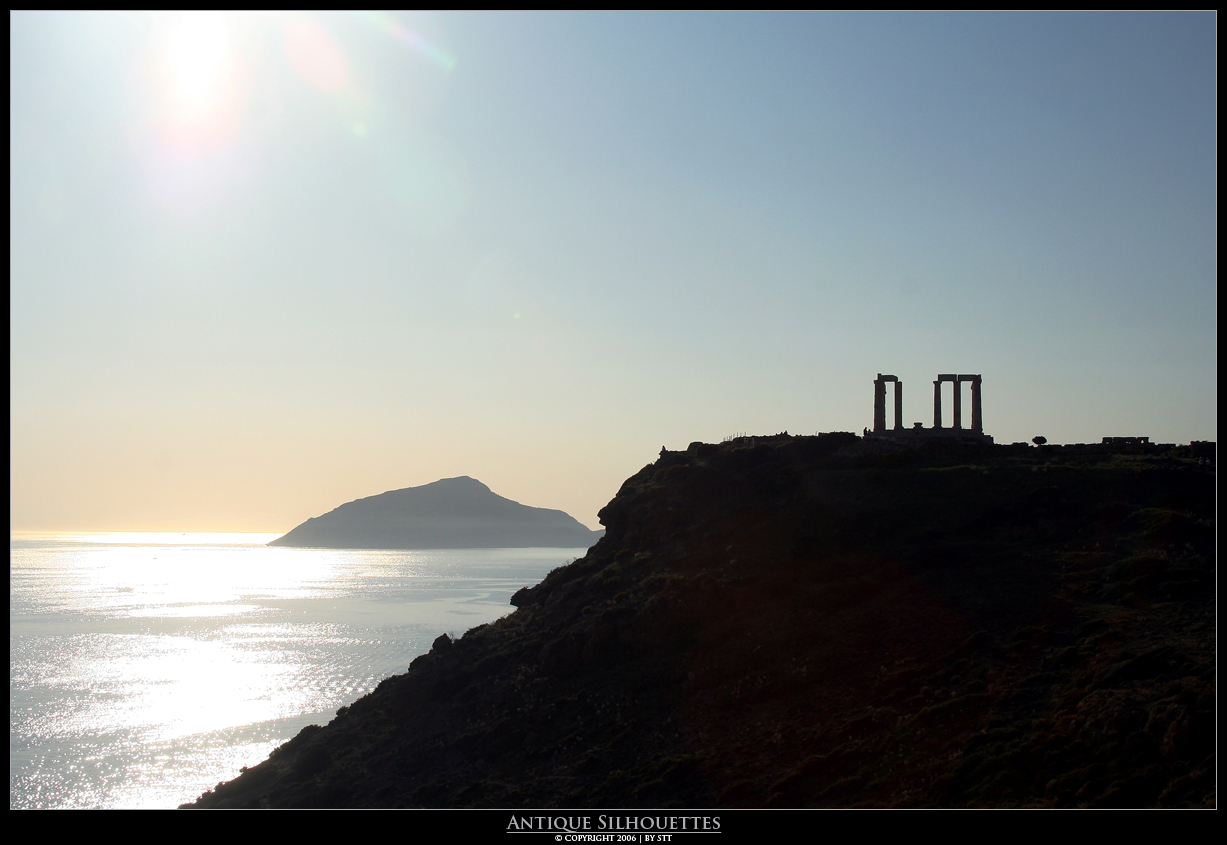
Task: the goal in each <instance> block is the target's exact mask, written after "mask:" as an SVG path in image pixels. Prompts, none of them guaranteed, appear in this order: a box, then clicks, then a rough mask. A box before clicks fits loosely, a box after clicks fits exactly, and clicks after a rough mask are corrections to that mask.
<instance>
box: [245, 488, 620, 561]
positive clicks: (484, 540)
mask: <svg viewBox="0 0 1227 845" xmlns="http://www.w3.org/2000/svg"><path fill="white" fill-rule="evenodd" d="M600 536H601V532H599V531H591V530H589V529H587V528H585V527H584V526H583V525H581V524H580V522H579V521H578V520H577V519H575V517H573V516H570V515H569V514H566V513H564V512H562V511H559V510H551V509H549V508H533V507H529V506H528V505H522V504H520V503H519V502H513V501H512V500H511V499H505V498H503V497H502V496H500V495H498V494H497V493H495V492H494V491H493V490H491V489H490V488H489V487H487V486H486V485H484V484H482V483H481V482H480V481H478V480H477V479H475V478H469V477H468V476H467V475H462V476H460V477H459V478H443V479H440V480H439V481H435V482H432V483H430V484H423V485H422V486H421V487H406V488H404V489H403V490H389V491H388V492H387V493H380V494H379V495H378V496H367V497H366V498H365V499H357V500H355V501H353V502H346V503H345V504H343V505H341V506H340V507H338V508H334V509H333V510H331V511H329V512H328V513H326V514H324V515H323V516H317V517H313V518H311V519H308V520H307V521H306V522H304V523H302V524H301V525H299V526H297V527H295V528H294V529H293V530H292V531H290V532H289V533H287V534H285V535H284V536H282V537H278V538H277V539H276V540H273V541H272V542H271V543H269V545H270V546H299V547H309V548H323V549H512V548H528V547H531V546H545V547H553V548H560V547H561V548H570V549H576V548H587V547H588V546H590V545H592V544H593V543H595V542H596V541H597V540H598V539H599V538H600Z"/></svg>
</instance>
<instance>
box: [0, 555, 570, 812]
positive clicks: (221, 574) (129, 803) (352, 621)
mask: <svg viewBox="0 0 1227 845" xmlns="http://www.w3.org/2000/svg"><path fill="white" fill-rule="evenodd" d="M277 536H278V535H276V534H165V533H163V534H151V533H141V534H133V533H129V534H18V533H13V534H11V535H10V561H11V565H10V568H9V808H10V809H27V808H29V809H34V808H173V807H177V806H178V805H179V804H182V803H184V802H187V801H191V800H194V799H195V798H197V797H199V795H200V794H201V793H202V792H204V791H205V790H208V789H212V788H213V787H215V786H216V785H217V784H218V783H219V782H221V781H225V780H230V779H232V778H234V777H237V776H238V775H239V773H240V770H241V768H242V767H246V766H254V765H256V764H257V763H259V762H260V761H262V760H264V759H265V758H266V757H267V756H268V754H269V752H270V751H272V749H274V748H275V747H277V746H278V745H280V744H282V743H283V742H285V741H286V740H288V739H290V738H291V737H293V736H294V735H295V734H297V733H298V732H299V731H300V730H301V729H302V728H304V727H305V726H307V725H311V724H319V725H323V724H326V723H327V722H328V721H330V720H331V719H332V718H333V716H334V715H335V714H336V711H337V708H339V707H342V706H344V705H348V704H350V703H352V702H353V701H355V700H356V699H358V698H359V697H361V696H362V695H364V694H365V693H367V692H370V691H371V690H372V689H374V688H375V686H376V685H377V684H378V683H379V682H380V681H381V680H383V679H384V678H386V677H389V676H391V675H395V674H400V673H403V672H404V671H405V670H406V669H407V667H408V666H409V663H410V661H412V660H413V658H415V657H417V656H418V655H419V654H423V653H425V652H427V651H429V650H430V646H431V643H433V642H434V640H435V638H437V637H438V636H439V635H440V634H441V633H448V634H451V635H452V636H460V635H462V634H464V632H465V631H467V630H468V629H470V628H473V627H476V626H478V625H482V624H484V623H487V622H492V621H494V620H495V619H498V618H499V617H501V616H503V615H505V614H506V613H508V612H509V611H511V610H512V608H511V606H510V604H509V600H510V598H511V595H512V594H513V593H514V592H515V591H516V590H518V589H520V588H521V587H525V586H530V585H532V584H536V583H538V582H540V581H541V579H542V578H544V577H545V575H546V574H547V573H548V572H549V571H550V570H552V569H555V568H556V567H558V566H561V565H563V564H565V563H568V562H569V561H571V560H574V559H575V558H577V557H581V556H582V555H583V554H584V552H585V550H584V549H543V548H538V549H446V550H430V551H383V550H381V551H353V550H331V549H292V548H281V547H274V546H267V545H265V544H266V543H267V542H268V541H269V540H272V539H274V538H276V537H277Z"/></svg>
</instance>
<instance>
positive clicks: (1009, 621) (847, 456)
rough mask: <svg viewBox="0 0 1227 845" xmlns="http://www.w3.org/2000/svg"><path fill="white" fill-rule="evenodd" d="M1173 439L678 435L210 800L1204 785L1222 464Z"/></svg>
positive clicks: (867, 794)
mask: <svg viewBox="0 0 1227 845" xmlns="http://www.w3.org/2000/svg"><path fill="white" fill-rule="evenodd" d="M1179 454H1180V453H1179V450H1177V451H1176V452H1175V453H1172V454H1169V455H1166V456H1144V455H1114V454H1094V455H1080V454H1077V453H1074V452H1063V451H1061V450H1059V449H1052V448H1050V447H1046V448H1043V449H1034V448H1027V447H1020V446H1014V447H1009V446H991V445H958V444H954V443H943V442H929V443H926V444H921V445H919V446H918V447H916V448H911V449H900V448H897V447H895V446H892V445H890V444H889V443H871V442H863V441H861V440H860V439H859V438H857V437H855V436H854V435H849V434H832V435H823V436H820V437H796V438H792V437H788V436H786V435H781V436H779V437H775V438H761V439H758V440H749V439H742V440H740V441H736V442H733V443H728V444H722V445H712V444H697V443H696V444H692V445H691V447H690V448H689V449H687V450H686V451H685V452H662V453H661V456H660V458H659V460H657V461H656V462H655V463H653V464H651V465H649V466H647V467H644V469H643V470H641V471H640V472H639V473H637V474H636V475H634V476H633V477H632V478H630V479H628V480H627V481H626V482H625V483H624V484H623V485H622V488H621V489H620V490H619V491H618V493H617V495H616V496H615V497H614V499H613V500H612V501H611V502H610V503H609V505H608V506H607V507H606V508H605V509H604V510H602V512H601V521H602V523H603V524H604V525H605V526H606V528H607V531H606V534H605V536H604V537H603V538H602V539H601V540H600V541H599V542H598V543H597V544H596V545H595V546H593V547H592V548H591V549H590V550H589V551H588V553H587V555H585V556H584V557H583V558H581V559H579V560H577V561H575V562H574V563H572V564H570V565H568V566H565V567H561V568H559V569H557V570H555V571H554V572H552V573H550V575H549V576H548V577H547V578H545V580H544V581H543V582H542V583H541V584H539V585H537V586H535V587H532V588H531V589H525V590H521V591H520V592H519V593H517V594H516V595H515V597H513V599H512V603H513V604H515V605H516V606H517V607H518V609H517V610H516V611H515V612H513V613H511V614H509V615H508V616H506V617H504V618H503V619H500V620H498V621H496V622H494V623H492V624H489V625H483V626H480V627H478V628H475V629H473V630H471V631H469V632H468V633H466V634H465V635H464V636H463V637H462V638H460V639H458V640H455V641H453V640H450V639H449V638H448V637H447V636H446V635H444V636H440V637H439V639H438V640H437V641H436V642H435V644H434V647H433V649H432V650H431V652H430V653H429V654H427V655H423V656H421V657H418V658H417V659H416V660H414V661H413V664H412V665H411V667H410V668H409V671H408V672H407V673H406V674H404V675H399V676H396V677H393V678H389V679H387V680H385V681H384V682H383V683H382V684H380V686H379V687H378V688H377V689H376V690H375V691H374V692H372V693H371V694H369V695H367V696H365V697H364V698H362V699H360V700H359V701H357V702H355V703H354V704H353V705H352V706H351V707H349V708H342V710H341V711H340V712H339V713H338V715H337V717H336V718H335V719H333V720H332V722H330V723H329V724H328V725H327V726H324V727H311V728H307V729H305V730H304V731H302V733H300V734H299V735H298V736H297V737H295V738H294V739H293V740H291V741H290V742H288V743H286V744H285V745H283V746H281V747H280V748H279V749H277V750H276V751H274V752H273V755H272V756H271V757H270V759H269V760H267V761H265V762H264V763H262V764H260V765H259V766H255V767H253V768H252V769H250V770H248V771H247V772H246V773H245V774H243V775H242V776H241V777H239V778H238V779H236V780H234V781H232V782H230V783H227V784H221V785H219V786H218V788H217V789H216V790H215V791H212V792H209V793H206V794H205V795H204V796H202V797H201V798H200V800H199V801H198V802H197V803H196V804H195V805H194V806H198V807H260V806H272V807H294V806H319V807H350V806H353V807H358V806H385V807H398V806H406V807H483V806H488V807H511V808H518V807H536V808H546V807H592V808H595V807H626V808H629V807H658V808H663V807H688V808H698V807H742V806H748V807H765V806H778V807H835V806H943V807H956V806H957V807H962V806H989V807H997V806H1040V807H1074V806H1212V805H1213V804H1214V802H1215V788H1216V784H1215V780H1214V720H1215V699H1214V695H1215V688H1214V678H1215V653H1214V642H1215V617H1214V594H1215V522H1214V520H1215V504H1214V503H1215V480H1214V476H1213V474H1212V473H1211V472H1209V471H1207V470H1204V469H1202V468H1200V467H1199V466H1198V464H1197V462H1196V461H1195V460H1189V459H1187V458H1182V457H1180V456H1179Z"/></svg>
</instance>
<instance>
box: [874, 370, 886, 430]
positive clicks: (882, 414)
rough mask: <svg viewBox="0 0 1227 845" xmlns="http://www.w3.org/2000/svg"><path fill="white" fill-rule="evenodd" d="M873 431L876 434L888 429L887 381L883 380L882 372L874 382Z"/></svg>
mask: <svg viewBox="0 0 1227 845" xmlns="http://www.w3.org/2000/svg"><path fill="white" fill-rule="evenodd" d="M873 431H874V433H875V434H881V433H882V432H883V431H886V382H884V381H882V374H881V373H878V377H877V378H876V379H874V382H873Z"/></svg>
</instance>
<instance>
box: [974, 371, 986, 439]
mask: <svg viewBox="0 0 1227 845" xmlns="http://www.w3.org/2000/svg"><path fill="white" fill-rule="evenodd" d="M980 381H981V379H980V376H978V375H977V376H973V377H972V379H971V430H972V431H974V432H976V433H977V434H983V433H984V417H983V416H981V413H980Z"/></svg>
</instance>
